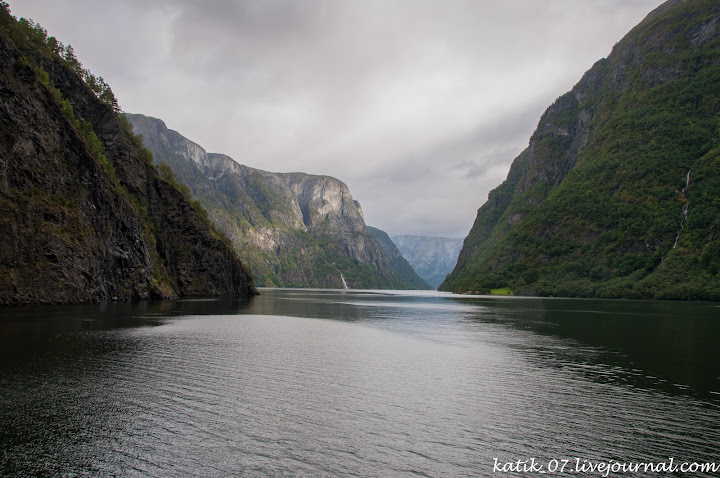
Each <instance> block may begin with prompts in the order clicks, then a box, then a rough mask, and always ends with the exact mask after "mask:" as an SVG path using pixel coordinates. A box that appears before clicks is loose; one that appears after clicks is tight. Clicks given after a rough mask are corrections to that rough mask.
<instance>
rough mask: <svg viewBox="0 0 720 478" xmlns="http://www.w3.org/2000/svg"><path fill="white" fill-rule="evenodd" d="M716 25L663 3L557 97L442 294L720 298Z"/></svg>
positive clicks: (708, 9)
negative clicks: (508, 291) (503, 291)
mask: <svg viewBox="0 0 720 478" xmlns="http://www.w3.org/2000/svg"><path fill="white" fill-rule="evenodd" d="M719 19H720V2H717V1H716V0H686V1H677V0H673V1H669V2H666V3H665V4H663V5H661V6H660V7H658V8H657V9H656V10H655V11H653V12H652V13H651V14H650V15H648V17H647V18H645V20H643V21H642V22H641V23H640V24H639V25H638V26H637V27H635V28H634V29H633V30H632V31H631V32H630V33H628V34H627V35H626V36H625V38H623V39H622V40H621V41H620V42H619V43H617V44H616V45H615V47H614V48H613V50H612V53H611V54H610V55H609V56H608V58H607V59H602V60H600V61H598V62H597V63H596V64H595V65H594V66H593V67H592V68H591V69H590V70H589V71H588V72H587V73H586V74H585V75H584V76H583V78H582V79H581V80H580V82H579V83H578V84H577V85H576V86H575V87H574V88H573V89H572V90H571V91H570V92H568V93H567V94H565V95H563V96H561V97H560V98H558V99H557V101H556V102H555V103H554V104H553V105H552V106H550V107H549V108H548V109H547V111H546V112H545V113H544V114H543V116H542V118H541V119H540V122H539V124H538V127H537V129H536V131H535V133H534V134H533V136H532V137H531V139H530V143H529V146H528V148H527V149H526V150H525V151H524V152H523V153H522V154H520V156H518V158H516V159H515V161H514V163H513V165H512V167H511V169H510V173H509V174H508V178H507V180H506V181H505V182H504V183H503V184H501V185H500V186H499V187H498V188H496V189H495V190H493V191H492V192H491V193H490V194H489V197H488V201H487V202H486V203H485V204H484V205H483V206H482V207H481V208H480V209H479V210H478V215H477V219H476V221H475V224H474V226H473V228H472V230H471V232H470V234H469V235H468V237H467V238H466V239H465V242H464V246H463V250H462V252H461V254H460V257H459V259H458V264H457V266H456V268H455V270H454V271H453V273H452V274H451V275H450V276H449V277H448V279H447V280H446V281H445V282H444V283H443V284H442V286H441V289H443V290H450V291H455V292H467V291H472V292H487V291H488V290H489V289H491V288H499V287H507V286H509V287H510V288H512V289H513V290H514V291H515V293H516V294H529V295H556V296H577V297H631V298H663V299H714V300H717V299H720V277H718V271H719V270H720V241H718V229H719V228H720V176H719V175H720V86H719V85H720V25H719V24H718V23H719Z"/></svg>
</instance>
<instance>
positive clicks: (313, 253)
mask: <svg viewBox="0 0 720 478" xmlns="http://www.w3.org/2000/svg"><path fill="white" fill-rule="evenodd" d="M126 117H127V118H128V119H129V120H130V122H131V123H132V125H133V128H134V130H135V132H136V133H137V134H139V135H141V136H142V138H143V143H144V144H145V146H146V147H147V148H148V149H149V150H151V151H152V152H153V156H154V158H155V161H156V162H158V163H166V164H168V165H169V166H170V167H171V168H172V169H173V171H174V172H175V175H176V176H177V178H178V181H180V182H181V183H183V184H186V185H187V186H188V187H189V188H190V190H191V191H192V193H193V194H194V195H195V196H196V197H197V198H198V200H199V201H200V202H202V204H203V205H204V206H205V208H206V209H207V210H208V212H209V213H210V217H211V218H212V220H213V221H214V222H215V223H216V224H217V225H218V227H219V228H220V229H221V230H222V231H223V232H224V233H225V234H226V235H227V236H228V237H229V238H230V240H231V241H232V243H233V244H234V246H235V249H236V250H237V251H238V253H239V254H240V255H241V256H242V257H243V259H244V260H246V261H247V263H248V264H249V265H250V267H251V268H252V269H253V272H254V274H255V277H256V279H257V283H258V285H265V286H292V287H331V288H341V287H342V286H343V285H342V280H341V277H340V274H343V275H344V277H345V279H346V281H347V283H348V285H349V286H350V287H352V288H399V289H407V288H414V287H415V286H414V285H413V284H412V283H410V282H408V281H406V280H405V279H403V278H402V277H401V275H400V274H399V273H398V271H396V270H395V269H394V268H393V266H392V264H391V263H390V262H389V261H388V258H387V257H386V255H385V252H384V251H383V249H382V248H381V247H380V245H379V244H378V243H377V241H375V239H373V238H372V236H371V235H370V234H369V233H368V231H367V229H366V227H365V220H364V216H363V213H362V209H361V208H360V203H358V202H357V201H355V200H353V198H352V195H351V194H350V190H349V189H348V187H347V185H345V184H344V183H343V182H342V181H340V180H338V179H335V178H332V177H329V176H317V175H311V174H305V173H272V172H268V171H263V170H260V169H255V168H251V167H248V166H245V165H242V164H239V163H237V162H236V161H235V160H233V159H232V158H230V157H229V156H226V155H223V154H215V153H206V152H205V150H204V149H203V148H202V147H200V146H199V145H197V144H195V143H193V142H192V141H190V140H188V139H187V138H185V137H183V136H182V135H180V134H179V133H177V132H175V131H173V130H169V129H168V128H167V127H166V126H165V124H164V123H163V122H162V121H161V120H158V119H155V118H150V117H146V116H143V115H135V114H128V115H126Z"/></svg>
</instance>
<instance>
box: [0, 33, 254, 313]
mask: <svg viewBox="0 0 720 478" xmlns="http://www.w3.org/2000/svg"><path fill="white" fill-rule="evenodd" d="M24 58H33V61H34V62H35V63H36V64H37V65H38V67H39V68H42V69H43V70H44V71H45V72H47V73H48V74H49V79H50V81H49V86H46V85H45V84H43V82H41V81H40V80H38V78H37V74H36V72H35V71H34V69H33V67H31V66H30V65H29V63H28V62H27V61H26V60H24ZM53 88H57V90H59V91H60V92H61V93H62V95H63V97H64V98H66V99H67V100H68V101H69V102H70V104H71V105H72V107H73V110H74V114H75V116H76V117H77V118H81V119H84V120H85V121H87V122H89V123H90V124H91V125H92V129H93V130H94V131H95V133H96V134H97V136H98V137H99V138H100V141H101V143H102V146H103V147H104V154H105V156H106V158H107V160H109V163H110V164H111V165H112V166H105V165H103V164H102V161H101V160H99V159H98V157H97V156H96V154H95V153H93V152H92V150H91V148H89V146H88V144H87V143H86V142H85V140H84V138H83V136H82V135H81V134H80V132H79V131H78V130H77V129H76V127H75V126H74V125H73V123H72V121H71V120H70V118H69V117H68V115H67V113H66V112H65V111H63V108H62V107H61V105H60V104H59V102H58V99H57V97H56V93H54V91H53ZM253 292H254V289H253V287H252V283H251V280H250V277H249V276H248V273H247V271H246V269H245V268H244V266H243V265H242V264H241V263H240V261H239V260H238V259H237V258H236V256H235V254H234V253H233V252H232V251H230V250H229V249H228V248H227V247H226V246H225V245H224V244H223V243H222V241H220V240H219V239H218V238H216V237H214V236H213V234H212V233H211V231H210V229H209V227H208V225H207V224H206V223H205V222H204V221H203V219H202V218H201V217H200V216H199V215H198V214H197V213H196V212H195V210H194V209H193V208H192V207H191V205H190V204H189V203H188V202H187V201H186V200H185V198H184V197H183V196H182V194H181V193H180V192H178V191H177V190H176V189H175V188H174V187H172V186H171V185H169V184H168V183H166V182H165V181H163V180H161V179H160V178H159V177H158V175H157V172H156V171H155V169H154V167H153V166H152V165H151V164H148V163H147V162H145V161H144V160H143V158H142V152H141V151H140V149H138V147H137V146H135V145H134V144H133V142H132V139H131V138H130V137H129V136H128V134H127V133H125V132H124V131H123V129H122V128H121V126H120V124H119V123H118V120H117V116H116V115H115V113H114V112H113V110H112V108H111V107H109V106H107V105H105V104H103V103H102V102H100V101H99V100H98V99H97V98H96V97H95V95H94V94H93V93H92V92H91V91H90V90H89V89H88V88H87V87H86V86H85V84H84V82H83V80H82V79H81V78H80V77H79V76H78V75H77V74H76V73H75V72H74V71H73V70H72V69H70V68H69V67H68V66H67V65H66V64H65V62H64V61H63V60H61V59H60V58H59V57H57V56H55V55H48V54H47V53H46V52H44V51H38V50H36V49H34V48H33V47H32V46H31V45H30V46H28V45H23V50H22V51H21V50H19V49H18V47H17V46H16V45H15V44H14V43H13V41H12V40H10V39H9V38H7V37H6V36H5V35H3V34H0V303H2V304H18V303H58V302H84V301H105V300H143V299H149V298H152V297H161V298H170V297H177V296H179V295H188V294H193V295H198V294H202V295H217V294H252V293H253Z"/></svg>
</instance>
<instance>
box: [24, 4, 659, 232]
mask: <svg viewBox="0 0 720 478" xmlns="http://www.w3.org/2000/svg"><path fill="white" fill-rule="evenodd" d="M659 3H660V0H584V1H582V2H578V1H576V0H508V1H503V2H500V1H495V2H492V1H478V0H214V1H213V0H210V1H194V0H156V1H153V2H148V1H147V0H123V1H116V2H103V8H98V2H97V1H95V0H92V1H91V0H22V1H19V0H18V1H12V0H11V4H12V5H11V8H12V10H13V12H14V13H15V14H16V15H26V16H30V17H32V18H34V19H35V20H37V21H39V22H40V23H41V24H43V25H44V26H45V27H47V28H48V29H49V30H50V31H51V32H52V34H54V35H55V36H57V37H58V38H59V39H61V40H62V41H63V42H65V43H71V44H72V45H73V46H74V47H75V50H76V53H77V54H78V56H79V58H80V59H81V61H83V63H84V64H85V65H86V66H88V67H90V68H91V69H92V70H93V71H94V72H96V73H97V74H100V75H102V76H104V77H105V79H106V80H107V81H108V82H109V83H110V84H111V85H112V87H113V90H114V91H115V93H116V94H117V96H118V99H119V101H120V104H121V105H122V106H123V107H124V108H125V109H126V110H128V111H132V112H138V113H144V114H148V115H152V116H157V117H159V118H161V119H163V120H164V121H165V122H166V123H167V124H168V126H169V127H171V128H173V129H175V130H177V131H179V132H180V133H181V134H183V135H185V136H187V137H189V138H190V139H192V140H193V141H195V142H197V143H199V144H201V145H202V146H203V147H205V148H206V149H208V150H211V151H216V152H220V153H225V154H228V155H230V156H232V157H233V158H235V159H236V160H238V161H239V162H242V163H244V164H248V165H250V166H254V167H259V168H264V169H268V170H274V171H291V170H292V171H298V170H300V171H306V172H310V173H316V174H328V175H333V176H336V177H338V178H340V179H342V180H343V181H345V182H346V183H348V185H349V186H350V189H351V191H352V192H353V196H354V197H355V198H356V199H359V200H360V201H361V202H362V204H363V208H364V210H365V215H366V218H367V220H368V222H369V223H371V224H373V225H376V226H379V227H381V228H384V229H386V230H388V232H392V233H428V234H430V233H432V234H437V235H447V236H452V235H462V234H465V233H466V232H467V230H468V229H469V227H470V225H471V224H472V221H473V219H474V216H475V211H476V209H477V208H478V207H479V206H480V205H481V204H482V203H483V202H484V201H485V199H486V197H487V193H488V191H489V190H490V189H492V188H494V187H495V186H497V185H498V184H499V183H500V182H501V181H502V180H503V179H504V177H505V175H506V174H507V169H508V167H509V164H510V162H511V161H512V159H513V158H514V156H515V155H516V154H517V153H519V152H520V151H521V150H522V149H523V148H524V147H525V146H526V145H527V141H528V139H529V136H530V134H531V133H532V130H533V129H534V127H535V125H536V124H537V121H538V119H539V117H540V114H541V113H542V111H543V110H544V108H545V107H547V106H548V105H549V104H550V103H551V102H552V101H553V100H554V99H555V98H556V97H557V96H559V95H561V94H563V93H564V92H565V91H567V90H569V89H570V88H571V87H572V86H573V84H574V83H575V82H576V81H577V80H579V78H580V76H581V75H582V73H583V72H584V71H585V70H587V69H588V68H589V67H590V66H591V65H592V64H593V63H594V62H595V61H596V60H598V59H599V58H601V57H603V56H605V55H607V54H608V53H609V51H610V49H611V47H612V45H613V44H614V43H615V42H616V41H618V40H619V39H620V38H621V37H622V36H623V35H624V34H625V33H626V32H627V31H628V30H629V29H630V28H631V27H632V26H634V25H635V24H636V23H637V22H639V21H640V20H641V19H642V18H643V17H644V16H645V14H647V13H648V12H649V11H650V10H652V9H653V8H655V7H656V6H657V5H658V4H659Z"/></svg>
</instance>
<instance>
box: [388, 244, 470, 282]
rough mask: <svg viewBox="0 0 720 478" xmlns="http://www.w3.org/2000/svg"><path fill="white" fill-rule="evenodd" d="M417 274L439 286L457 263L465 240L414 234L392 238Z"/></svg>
mask: <svg viewBox="0 0 720 478" xmlns="http://www.w3.org/2000/svg"><path fill="white" fill-rule="evenodd" d="M392 240H393V242H394V243H395V245H397V248H398V250H399V251H400V253H401V254H402V255H403V257H404V258H406V259H407V261H408V262H409V263H410V265H411V266H412V268H413V269H414V270H415V272H417V274H418V275H419V276H420V277H422V278H423V279H424V280H425V281H426V282H427V283H428V284H430V285H431V286H432V287H434V288H437V287H438V286H439V285H440V284H441V283H442V281H444V280H445V277H447V275H448V274H449V273H450V272H451V271H452V270H453V268H454V267H455V264H456V263H457V258H458V254H460V249H461V248H462V244H463V240H462V239H458V238H449V237H428V236H413V235H408V234H404V235H401V236H393V238H392Z"/></svg>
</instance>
